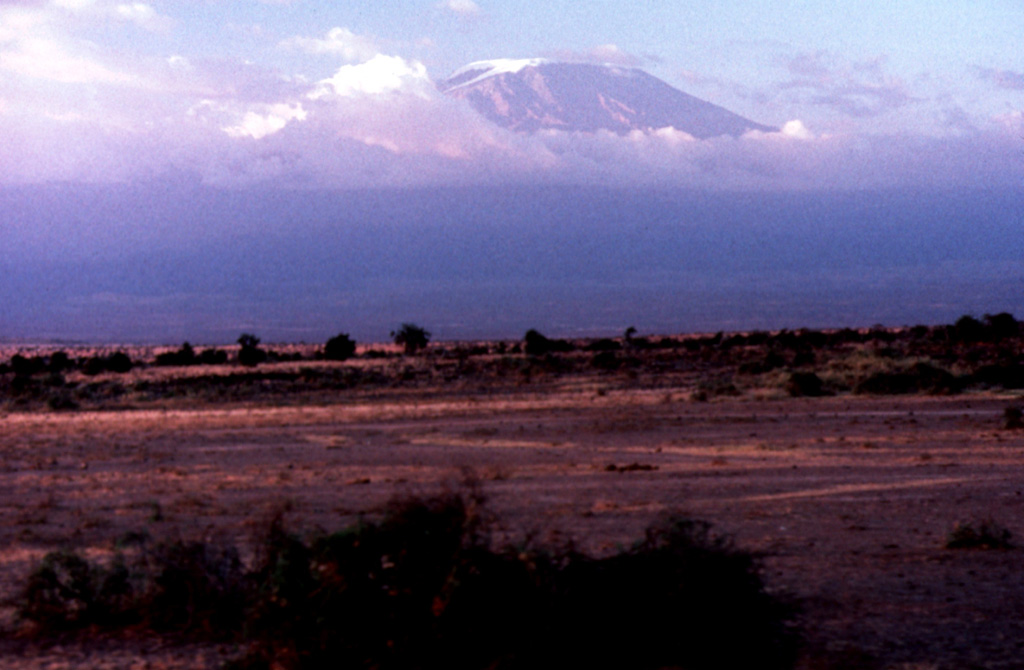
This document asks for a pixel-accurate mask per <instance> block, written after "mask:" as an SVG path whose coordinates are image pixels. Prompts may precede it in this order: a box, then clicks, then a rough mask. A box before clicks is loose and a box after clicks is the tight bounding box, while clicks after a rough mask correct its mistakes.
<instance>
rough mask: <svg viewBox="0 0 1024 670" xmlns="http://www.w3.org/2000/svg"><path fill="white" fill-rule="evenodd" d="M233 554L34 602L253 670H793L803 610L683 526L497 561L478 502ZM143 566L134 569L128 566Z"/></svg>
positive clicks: (163, 549)
mask: <svg viewBox="0 0 1024 670" xmlns="http://www.w3.org/2000/svg"><path fill="white" fill-rule="evenodd" d="M257 556H258V557H257V559H256V561H255V564H254V565H253V566H252V568H251V569H250V570H248V571H243V570H242V569H241V567H240V564H239V562H238V559H237V553H236V552H234V551H233V550H224V549H211V548H210V547H208V546H206V545H204V544H202V543H180V542H179V543H175V544H170V545H158V549H156V550H146V551H142V552H141V553H139V554H138V557H137V558H136V559H135V560H134V561H129V562H127V563H126V562H125V561H124V560H123V559H117V560H115V561H114V563H113V564H112V566H113V567H111V568H106V569H104V568H99V567H97V566H94V565H92V564H90V563H88V562H86V561H84V560H83V559H81V558H79V557H77V556H75V555H73V554H67V553H63V554H51V555H50V556H48V557H47V558H46V559H44V561H43V564H42V565H40V567H39V568H38V569H37V571H36V572H35V573H34V574H33V576H32V578H31V579H30V580H29V584H28V586H27V587H26V589H25V590H24V592H23V593H22V596H21V598H20V600H19V603H18V604H19V609H20V613H21V615H22V617H24V618H26V619H29V620H31V621H34V622H36V624H37V625H39V626H40V627H41V628H43V629H53V628H59V629H66V628H70V627H83V626H96V625H111V624H112V623H113V622H137V623H144V624H147V625H149V626H150V627H152V628H154V629H161V630H164V629H172V630H179V631H187V632H191V633H193V634H196V635H203V636H210V635H215V634H218V633H219V634H221V635H232V636H235V637H236V638H238V639H241V638H242V637H243V636H244V637H245V638H246V639H247V640H248V641H249V647H248V652H247V654H246V655H245V656H244V657H243V658H242V659H239V660H238V661H236V662H235V663H233V664H232V667H234V668H236V669H241V668H245V669H253V668H294V669H299V668H336V667H357V668H359V667H361V668H434V667H445V668H456V669H457V668H466V669H469V668H481V669H482V668H496V667H500V668H566V667H598V668H604V667H609V668H610V667H615V668H660V667H678V668H690V669H695V670H696V669H703V668H725V667H730V668H731V667H757V668H765V669H771V668H787V667H791V666H792V662H793V656H794V642H795V640H794V636H793V634H792V631H791V629H790V627H789V625H788V622H789V616H790V614H791V612H790V609H789V608H788V607H787V606H785V605H784V604H782V603H781V602H780V601H779V600H778V599H776V598H775V597H773V596H771V595H769V594H767V593H766V592H765V589H764V586H763V584H762V582H761V579H760V577H759V575H758V571H757V566H756V562H755V560H754V558H753V557H752V556H751V555H750V554H747V553H745V552H742V551H739V550H737V549H735V548H734V547H733V546H732V545H731V543H730V542H729V541H728V540H726V539H724V538H721V537H719V536H716V535H714V534H712V533H711V531H710V529H709V527H708V525H707V524H704V523H702V522H696V521H691V520H686V519H673V520H669V521H667V522H666V523H664V524H660V525H656V526H653V527H652V528H650V529H649V530H648V531H647V533H646V535H645V537H644V539H643V540H642V541H641V542H639V543H637V544H636V545H635V546H633V547H632V548H629V549H626V550H623V551H622V552H620V553H618V554H616V555H613V556H609V557H605V558H593V557H589V556H586V555H584V554H581V553H578V552H576V551H574V550H573V549H572V548H561V549H536V548H532V547H518V548H505V549H501V550H495V549H494V548H492V547H491V543H490V541H489V538H488V534H487V525H486V524H485V523H484V517H483V516H482V515H481V510H480V499H479V498H478V497H475V496H469V497H468V498H467V497H463V496H459V495H442V496H437V497H432V498H413V499H407V500H401V501H396V502H393V503H392V504H391V505H390V506H389V507H388V509H387V512H386V514H385V516H384V518H383V520H382V521H381V522H379V523H375V524H360V525H357V526H355V527H351V528H347V529H345V530H343V531H341V532H338V533H334V534H330V535H321V536H318V537H315V538H312V539H311V540H302V539H300V538H299V537H297V536H295V535H293V534H291V533H289V532H288V531H287V530H286V529H285V528H284V526H283V524H282V523H281V521H280V519H277V520H275V521H274V522H273V523H271V524H270V526H269V528H268V530H267V532H266V533H265V535H264V537H263V538H262V540H261V541H260V543H259V546H258V547H257ZM126 565H129V566H130V567H125V566H126Z"/></svg>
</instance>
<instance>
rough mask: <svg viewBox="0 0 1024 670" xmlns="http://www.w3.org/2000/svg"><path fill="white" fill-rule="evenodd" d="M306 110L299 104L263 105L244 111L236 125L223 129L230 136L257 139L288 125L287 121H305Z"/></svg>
mask: <svg viewBox="0 0 1024 670" xmlns="http://www.w3.org/2000/svg"><path fill="white" fill-rule="evenodd" d="M305 120H306V110H304V109H303V108H302V105H301V104H296V105H295V106H294V107H292V106H291V105H288V104H284V103H279V104H275V105H263V106H261V110H259V111H256V110H249V111H247V112H245V115H244V116H243V117H242V120H241V122H240V123H238V125H234V126H228V127H225V128H224V129H223V130H224V132H226V133H227V134H228V135H230V136H231V137H251V138H252V139H255V140H258V139H262V138H264V137H266V136H267V135H272V134H273V133H276V132H277V131H279V130H281V129H282V128H284V127H285V126H286V125H288V122H289V121H305Z"/></svg>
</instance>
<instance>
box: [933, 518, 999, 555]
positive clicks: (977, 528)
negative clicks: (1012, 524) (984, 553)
mask: <svg viewBox="0 0 1024 670" xmlns="http://www.w3.org/2000/svg"><path fill="white" fill-rule="evenodd" d="M1010 537H1011V535H1010V531H1009V530H1007V529H1006V528H1004V527H1003V526H1001V525H1000V524H998V523H996V522H995V521H993V520H992V519H983V520H981V521H975V522H969V523H958V524H956V526H954V527H953V530H951V531H950V533H949V537H947V538H946V548H947V549H1010V548H1012V547H1013V544H1012V543H1011V542H1010Z"/></svg>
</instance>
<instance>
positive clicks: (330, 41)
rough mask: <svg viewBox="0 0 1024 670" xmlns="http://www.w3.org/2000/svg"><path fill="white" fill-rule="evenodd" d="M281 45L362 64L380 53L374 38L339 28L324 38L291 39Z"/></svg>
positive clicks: (331, 30) (332, 30) (329, 32)
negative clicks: (335, 56)
mask: <svg viewBox="0 0 1024 670" xmlns="http://www.w3.org/2000/svg"><path fill="white" fill-rule="evenodd" d="M281 45H282V46H285V47H290V48H293V49H299V50H300V51H305V52H306V53H310V54H332V55H338V56H341V57H342V58H343V59H344V60H345V61H346V62H349V63H362V62H365V61H368V60H370V59H371V58H373V57H374V56H376V55H377V54H378V53H380V49H378V47H377V44H376V42H375V41H374V40H373V39H372V38H370V37H365V36H362V35H356V34H355V33H353V32H352V31H351V30H349V29H348V28H338V27H336V28H331V29H330V30H329V31H327V35H326V37H324V38H317V37H291V38H289V39H287V40H284V41H283V42H281Z"/></svg>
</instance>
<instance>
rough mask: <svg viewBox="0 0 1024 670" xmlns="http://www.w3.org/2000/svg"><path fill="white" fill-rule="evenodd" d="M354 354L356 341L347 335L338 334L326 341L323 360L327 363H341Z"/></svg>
mask: <svg viewBox="0 0 1024 670" xmlns="http://www.w3.org/2000/svg"><path fill="white" fill-rule="evenodd" d="M355 353H356V341H355V340H353V339H352V338H351V337H349V336H348V333H340V334H338V335H335V336H334V337H332V338H331V339H329V340H327V344H325V345H324V358H326V359H327V360H329V361H343V360H345V359H346V358H351V357H352V356H354V355H355Z"/></svg>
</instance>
